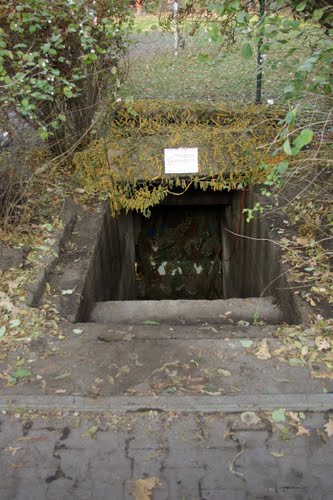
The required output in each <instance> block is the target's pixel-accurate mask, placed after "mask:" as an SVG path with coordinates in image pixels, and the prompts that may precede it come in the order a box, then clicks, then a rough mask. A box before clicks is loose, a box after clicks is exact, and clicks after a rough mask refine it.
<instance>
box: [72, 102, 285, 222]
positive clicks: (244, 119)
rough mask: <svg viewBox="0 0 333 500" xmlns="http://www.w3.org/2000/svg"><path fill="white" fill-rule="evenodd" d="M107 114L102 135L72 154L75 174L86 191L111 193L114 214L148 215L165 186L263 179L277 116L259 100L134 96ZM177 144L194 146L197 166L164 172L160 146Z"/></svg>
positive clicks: (175, 190) (237, 184)
mask: <svg viewBox="0 0 333 500" xmlns="http://www.w3.org/2000/svg"><path fill="white" fill-rule="evenodd" d="M110 116H111V117H112V126H111V127H110V130H109V131H108V134H107V138H106V139H100V140H97V141H95V142H93V143H92V144H91V145H90V147H89V148H88V149H86V150H85V151H82V152H80V153H77V154H76V156H75V158H74V166H75V170H76V174H77V178H78V181H79V183H80V184H81V185H82V187H84V188H85V189H86V191H87V193H88V194H96V193H108V195H109V197H110V203H111V209H112V212H113V213H114V214H115V213H118V212H119V211H120V210H125V211H129V210H137V211H139V212H142V213H143V214H145V215H149V213H150V211H149V208H150V207H152V206H154V205H156V204H158V203H160V201H161V200H162V199H163V198H165V197H166V196H167V195H168V194H175V195H179V194H181V191H185V190H186V189H187V188H188V187H189V186H191V185H193V186H194V187H196V188H199V189H203V190H206V189H208V188H210V189H212V190H223V189H228V190H232V189H242V188H245V187H247V186H249V185H253V184H256V183H262V182H263V181H264V180H265V179H266V176H267V174H268V173H269V172H268V171H267V163H272V160H269V161H268V162H267V159H268V158H269V157H270V153H269V150H270V147H271V146H270V144H271V142H272V140H273V139H274V137H275V135H276V129H277V123H278V119H279V117H278V116H276V115H274V114H273V113H272V112H271V111H270V110H268V109H267V108H266V107H264V106H242V107H238V108H234V109H232V108H230V106H228V107H227V106H224V105H217V106H214V108H210V107H207V105H206V104H196V103H184V102H181V103H178V102H174V101H137V102H135V104H134V105H133V106H131V108H130V109H128V107H126V106H125V105H122V104H116V105H115V106H114V107H113V108H112V109H111V112H110ZM179 147H185V148H194V147H198V148H199V173H198V174H192V175H188V174H186V175H179V176H178V177H177V176H175V175H174V174H172V175H170V174H165V173H164V149H165V148H179ZM280 159H281V158H279V159H278V158H275V160H273V162H275V161H276V162H277V163H278V162H279V161H280ZM264 162H265V166H264V165H263V163H264Z"/></svg>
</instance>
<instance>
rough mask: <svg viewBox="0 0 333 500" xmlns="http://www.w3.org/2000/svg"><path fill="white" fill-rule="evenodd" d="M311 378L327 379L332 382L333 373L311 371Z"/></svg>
mask: <svg viewBox="0 0 333 500" xmlns="http://www.w3.org/2000/svg"><path fill="white" fill-rule="evenodd" d="M311 377H312V378H327V379H329V380H333V373H328V372H315V371H312V372H311Z"/></svg>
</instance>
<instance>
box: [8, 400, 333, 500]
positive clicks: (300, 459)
mask: <svg viewBox="0 0 333 500" xmlns="http://www.w3.org/2000/svg"><path fill="white" fill-rule="evenodd" d="M17 411H18V410H17ZM260 417H261V420H260V421H259V422H258V423H257V424H255V425H249V424H247V423H244V422H243V421H242V420H241V418H240V416H239V415H231V416H230V415H229V416H228V415H223V414H214V415H204V414H201V413H197V414H191V415H184V414H180V413H157V412H154V411H151V412H145V413H136V414H131V415H123V416H120V415H112V414H110V413H106V414H98V415H96V414H89V415H87V414H77V413H76V414H67V415H62V412H58V414H52V415H50V414H49V415H48V416H47V418H46V416H45V415H44V416H43V415H41V414H33V413H30V414H25V415H20V414H19V413H17V414H15V413H12V414H6V415H2V417H1V433H0V436H1V438H0V439H1V445H0V447H1V457H2V458H1V466H0V467H1V478H2V479H1V483H0V498H1V499H2V500H14V499H15V500H39V499H47V500H53V499H54V500H59V499H62V500H67V499H68V500H70V499H71V500H72V499H78V500H85V499H87V500H88V499H91V500H96V499H98V500H104V499H105V500H110V499H112V500H113V499H114V500H123V499H124V500H125V499H126V500H127V499H133V493H134V491H136V490H135V487H136V486H138V484H137V483H136V482H135V481H136V480H141V479H147V478H148V479H149V478H156V479H155V480H153V484H154V482H155V484H157V486H156V487H155V488H153V492H152V498H153V499H154V500H168V499H171V500H178V499H179V500H186V499H188V500H197V499H198V500H199V499H200V500H243V499H265V500H269V499H274V500H277V499H281V500H286V499H293V500H304V499H309V500H310V499H311V500H313V499H316V500H329V499H332V498H333V493H332V491H333V477H332V470H333V441H332V440H329V439H327V438H325V433H324V432H323V431H324V427H323V426H324V424H325V422H326V418H325V415H323V414H316V413H312V414H309V415H307V416H306V419H305V420H304V425H305V426H306V429H308V431H309V432H308V433H309V435H300V436H296V432H295V426H294V427H293V424H296V421H295V420H294V419H293V418H290V417H288V416H287V418H286V422H285V424H284V425H280V428H278V427H277V426H276V425H272V423H271V421H270V419H269V417H268V416H265V414H261V415H260ZM294 418H295V415H294ZM157 480H158V481H157ZM136 498H138V500H142V499H144V498H149V497H145V496H140V495H139V493H138V490H137V496H136Z"/></svg>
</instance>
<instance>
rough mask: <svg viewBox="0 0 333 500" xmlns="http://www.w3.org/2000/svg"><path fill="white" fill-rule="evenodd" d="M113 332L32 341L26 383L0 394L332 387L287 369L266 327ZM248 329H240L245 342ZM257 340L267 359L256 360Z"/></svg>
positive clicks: (304, 369)
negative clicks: (256, 331) (29, 372)
mask: <svg viewBox="0 0 333 500" xmlns="http://www.w3.org/2000/svg"><path fill="white" fill-rule="evenodd" d="M111 326H112V328H111ZM119 326H120V327H122V328H121V329H119V330H118V327H117V325H109V324H107V325H103V324H93V323H85V324H77V325H73V324H72V325H70V324H67V325H64V329H63V335H62V336H61V338H59V339H58V338H56V337H52V336H49V337H40V338H39V339H38V340H37V341H34V342H32V344H31V348H30V354H29V368H30V370H31V372H32V374H31V377H30V378H29V381H27V380H26V381H25V383H22V384H16V385H15V386H5V384H3V387H2V388H1V393H2V395H3V396H5V395H10V394H12V395H14V394H16V395H22V396H23V395H49V396H51V395H59V394H61V395H75V396H82V397H97V396H99V397H114V396H133V397H134V396H135V397H139V396H140V397H141V396H149V397H151V398H153V397H154V396H157V395H161V396H166V397H169V396H172V395H174V396H176V395H177V396H200V397H202V398H210V397H212V396H241V395H244V396H245V395H253V398H255V397H256V396H255V395H259V394H262V395H274V394H280V395H281V394H322V393H323V389H324V390H325V391H328V392H331V391H332V390H333V381H332V380H330V379H321V378H317V377H313V370H311V369H310V367H309V366H307V365H299V366H293V365H292V364H289V363H288V360H289V359H291V358H295V357H297V352H299V351H297V349H296V348H295V349H294V348H292V347H291V349H290V348H289V346H286V345H285V344H284V343H283V340H282V339H281V338H280V337H279V338H278V337H277V336H276V335H277V334H276V332H275V329H274V327H272V326H271V327H262V328H258V331H260V334H261V335H266V336H265V337H264V338H263V337H260V336H258V337H256V336H252V339H249V338H248V337H247V336H246V334H244V333H243V337H236V335H240V334H241V332H238V327H223V328H221V334H223V335H225V337H224V338H221V337H220V338H219V334H218V333H215V332H214V331H213V330H201V329H200V327H197V328H196V327H193V334H192V338H188V337H187V338H186V337H185V338H184V336H185V335H186V336H188V335H189V334H190V332H189V327H175V329H174V328H173V327H170V326H167V325H164V326H162V325H161V326H146V327H145V328H146V330H147V333H146V335H145V334H144V329H143V327H141V326H140V327H136V326H133V327H132V328H131V326H128V327H124V325H119ZM170 328H172V329H173V331H170V330H169V329H170ZM213 328H214V329H215V330H217V328H215V327H213ZM254 328H255V327H248V331H249V333H251V332H252V335H254V334H255V332H254ZM168 331H170V333H171V334H172V335H174V331H176V334H177V335H178V336H179V337H178V338H168ZM233 332H234V334H235V337H233V335H232V333H233ZM202 335H204V336H202ZM206 335H210V338H209V337H207V336H206ZM274 335H275V337H274ZM182 336H183V337H182ZM264 339H266V340H265V341H264V343H265V345H266V347H265V348H264V351H265V350H266V352H268V355H267V359H260V356H259V349H261V351H262V350H263V347H262V346H263V344H262V342H263V340H264ZM22 349H23V348H22ZM293 349H294V350H293ZM19 355H21V356H22V357H24V356H25V355H26V354H25V352H24V350H22V352H21V351H20V350H16V351H15V352H14V353H13V362H15V363H16V362H17V356H19ZM258 356H259V357H258ZM269 356H270V357H269ZM264 357H265V356H264ZM0 364H1V363H0ZM316 369H317V371H316V372H315V375H318V374H320V373H321V372H322V371H323V370H324V369H325V367H324V366H319V365H318V366H317V367H316ZM1 371H2V372H3V371H4V370H3V369H2V370H1ZM203 404H204V403H203Z"/></svg>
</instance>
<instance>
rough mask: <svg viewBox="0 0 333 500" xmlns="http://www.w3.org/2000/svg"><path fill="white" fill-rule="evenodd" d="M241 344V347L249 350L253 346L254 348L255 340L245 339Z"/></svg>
mask: <svg viewBox="0 0 333 500" xmlns="http://www.w3.org/2000/svg"><path fill="white" fill-rule="evenodd" d="M240 343H241V345H242V346H243V347H246V348H249V347H251V346H252V344H253V340H248V339H245V340H241V341H240Z"/></svg>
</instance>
